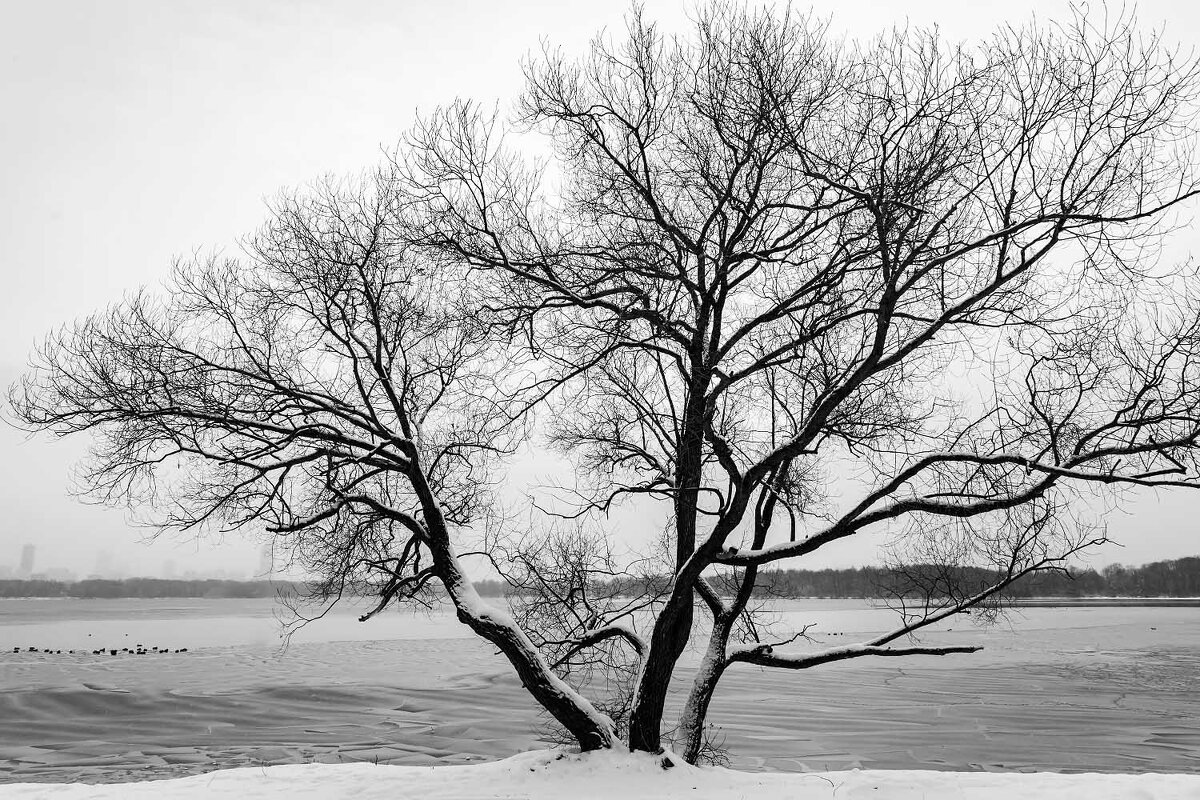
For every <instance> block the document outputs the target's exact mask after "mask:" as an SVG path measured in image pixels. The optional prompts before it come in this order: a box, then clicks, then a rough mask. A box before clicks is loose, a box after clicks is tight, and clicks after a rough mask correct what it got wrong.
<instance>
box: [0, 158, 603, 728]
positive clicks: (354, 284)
mask: <svg viewBox="0 0 1200 800" xmlns="http://www.w3.org/2000/svg"><path fill="white" fill-rule="evenodd" d="M395 178H396V176H395V174H394V172H392V171H391V170H383V171H381V172H379V173H377V174H375V175H372V176H370V178H368V179H366V180H363V181H361V182H345V183H339V182H334V181H326V182H323V183H321V184H319V185H317V186H316V187H314V189H313V190H312V191H310V192H306V193H300V194H295V195H290V196H284V197H282V198H281V199H280V200H279V201H278V202H277V203H276V205H275V207H274V209H273V214H272V216H271V219H270V222H269V223H268V224H267V225H266V226H265V227H264V228H263V229H262V230H261V231H260V232H259V233H258V234H257V235H256V236H254V237H252V238H251V239H249V240H248V241H247V242H246V244H245V251H246V252H245V256H244V257H242V258H236V259H222V258H215V257H214V258H210V259H205V260H200V261H193V262H182V263H180V264H179V265H177V267H176V269H175V271H174V278H173V281H172V282H171V283H170V284H169V285H168V286H167V290H166V299H165V300H157V299H155V297H153V296H151V295H150V294H148V293H142V294H138V295H135V296H133V297H132V298H130V299H129V300H127V301H126V302H123V303H121V304H119V305H117V306H115V307H113V308H111V309H109V310H108V311H107V312H104V313H101V314H98V315H96V316H93V317H91V318H89V319H87V320H84V321H82V322H79V323H77V324H76V325H74V326H72V327H68V328H65V329H63V330H61V331H59V332H58V333H56V334H54V335H52V336H51V337H50V338H49V340H48V341H47V342H46V343H45V345H44V346H43V347H42V348H41V349H40V350H39V352H38V353H37V355H36V356H35V359H34V367H33V370H32V371H31V372H30V373H29V374H28V375H27V376H26V377H25V379H24V380H23V382H22V383H21V384H19V385H17V386H14V387H13V390H12V392H11V396H10V400H11V403H12V405H13V407H14V409H15V410H16V413H17V414H18V415H19V417H20V418H21V419H22V420H24V422H25V423H26V424H28V425H30V426H33V427H34V428H42V429H50V430H52V431H54V432H55V433H57V434H59V435H71V434H74V433H78V432H83V431H88V432H91V434H92V435H93V437H94V442H95V445H94V448H93V451H92V457H91V460H90V462H89V464H88V466H87V468H86V471H85V472H84V473H83V478H84V482H85V488H86V489H88V490H90V491H91V492H92V493H93V494H94V495H97V496H99V497H100V498H102V499H105V500H108V501H110V502H126V503H129V504H131V505H134V506H136V507H139V508H142V507H151V508H154V509H155V510H156V511H157V512H158V517H157V523H158V524H159V525H161V526H162V527H164V528H174V529H179V530H184V531H188V530H198V529H199V528H201V527H202V526H219V527H221V528H223V529H239V528H244V527H247V526H263V525H265V527H266V530H267V531H269V532H271V533H273V534H274V535H275V536H276V537H277V542H278V543H279V545H280V546H281V547H282V548H284V549H285V551H286V552H287V553H289V554H290V557H291V558H292V559H293V561H294V562H295V563H297V564H298V566H299V567H301V568H302V569H303V570H304V571H305V572H306V573H307V574H309V575H311V576H312V577H313V579H314V581H315V583H314V586H315V590H316V593H317V595H318V597H320V598H322V599H326V600H331V601H336V600H337V599H338V598H340V597H341V596H342V595H343V594H344V593H347V592H351V593H355V594H363V593H372V594H375V595H376V596H377V597H378V599H379V602H378V607H377V608H376V609H375V610H374V611H371V612H369V613H368V614H366V615H365V616H364V617H363V619H364V620H365V619H367V618H368V617H370V616H372V615H374V614H375V613H378V612H379V611H381V610H383V609H384V608H385V607H387V606H389V605H391V604H393V603H399V602H403V601H405V600H411V599H414V598H420V597H421V596H422V595H423V593H424V592H426V590H427V588H428V586H429V584H430V583H431V582H436V583H437V584H440V586H441V587H442V589H443V590H444V593H445V595H446V596H447V597H448V598H449V600H450V602H451V603H453V606H454V609H455V611H456V612H457V615H458V618H459V619H460V620H461V621H462V622H463V623H465V624H466V625H468V626H469V627H470V628H471V629H472V630H473V631H474V632H475V633H477V634H478V635H479V636H482V637H483V638H485V639H486V640H488V641H489V642H491V643H492V644H493V645H495V646H496V647H497V649H499V650H500V651H501V652H502V653H503V654H504V655H505V656H506V657H507V658H508V660H509V661H510V662H511V663H512V665H513V667H514V668H515V669H516V671H517V673H518V674H519V676H520V678H521V681H522V683H523V684H524V686H525V687H526V688H527V689H528V691H529V692H530V693H531V694H532V695H533V696H534V698H535V699H536V700H537V701H538V702H539V703H540V704H541V705H542V706H543V707H544V708H545V709H546V711H547V712H548V713H549V714H550V715H552V716H553V717H554V719H556V720H557V721H558V722H559V723H560V724H561V725H562V726H563V727H564V728H565V729H566V730H567V731H569V733H570V735H571V736H572V737H573V738H574V739H575V741H577V742H578V744H579V745H580V747H582V748H583V749H585V750H587V749H594V748H607V747H611V746H612V745H613V744H614V743H615V741H616V738H615V736H616V735H615V731H614V730H613V724H612V721H611V720H610V719H608V718H607V717H606V716H605V715H604V714H602V713H601V712H598V711H597V710H596V709H595V708H594V707H593V706H592V705H591V704H590V703H589V702H588V701H587V700H586V699H584V698H583V697H582V696H581V695H580V694H579V693H578V692H577V691H575V689H573V688H572V687H571V686H570V685H569V684H568V683H567V682H565V681H564V680H562V679H561V678H559V677H558V676H557V675H556V674H555V672H554V670H553V669H552V665H550V664H548V663H547V662H546V660H545V659H544V658H543V657H542V655H541V654H540V653H539V649H538V646H537V644H535V642H534V641H532V640H531V639H530V638H529V636H527V635H526V633H525V632H524V630H523V629H522V628H521V627H520V626H519V625H518V624H517V622H516V621H515V620H514V619H513V618H512V617H511V616H510V615H509V614H508V613H506V612H505V611H503V610H499V609H496V608H492V607H489V606H488V605H486V604H485V603H484V602H483V601H482V600H481V599H480V597H479V595H478V594H477V592H476V590H475V588H474V586H473V585H472V582H471V580H470V578H469V576H468V574H467V572H466V571H465V570H464V567H463V566H462V562H461V558H462V557H463V556H464V555H465V553H464V552H462V547H463V543H464V541H470V540H471V536H470V533H471V530H472V528H476V529H479V528H486V527H487V526H488V525H489V524H491V523H493V522H494V519H493V517H492V501H491V498H490V497H489V488H488V487H489V486H490V485H491V483H492V481H493V479H494V476H495V474H496V470H497V469H498V468H499V467H500V465H501V464H502V461H503V457H504V456H505V455H507V454H508V453H510V452H512V450H513V449H514V448H515V447H517V445H518V444H520V442H521V441H522V440H523V438H524V436H525V422H524V419H523V414H522V413H521V409H522V408H523V406H524V405H526V404H527V402H528V399H529V398H528V397H527V395H528V394H529V393H531V392H532V393H534V394H536V392H537V385H538V384H537V381H536V380H534V381H530V380H527V376H526V366H525V359H523V358H522V357H521V356H520V353H518V352H516V351H515V350H513V348H511V347H509V346H508V345H507V344H506V343H505V342H504V341H502V340H500V339H497V338H495V337H494V336H493V335H492V333H491V332H490V331H489V329H488V328H487V327H486V326H485V325H483V324H481V323H480V322H479V320H478V315H477V313H476V312H477V309H474V308H472V307H469V306H465V305H463V300H464V298H466V297H468V295H469V293H468V292H467V291H466V288H465V284H464V280H465V276H464V274H463V272H462V270H454V269H446V268H442V267H436V266H434V265H432V264H431V263H430V262H429V261H428V260H427V259H424V258H422V257H421V255H420V253H418V252H416V251H414V250H412V249H411V248H410V247H409V246H408V245H407V244H406V242H407V241H408V240H409V239H410V238H411V237H410V236H409V235H408V234H407V232H406V231H405V229H404V227H403V225H402V224H401V222H400V220H401V216H400V214H399V210H400V204H401V202H402V200H403V196H402V195H401V194H400V193H399V192H398V191H397V188H398V187H397V183H396V180H395Z"/></svg>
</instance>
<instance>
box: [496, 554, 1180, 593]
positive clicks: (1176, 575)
mask: <svg viewBox="0 0 1200 800" xmlns="http://www.w3.org/2000/svg"><path fill="white" fill-rule="evenodd" d="M997 579H998V575H997V574H996V573H995V572H993V571H990V570H987V569H983V568H978V567H960V568H955V569H947V568H945V567H940V566H934V565H917V566H914V567H911V568H909V570H908V571H907V573H897V572H896V571H894V570H890V569H885V568H883V567H852V568H848V569H820V570H799V569H790V570H774V571H770V572H762V573H759V583H758V594H759V596H761V597H789V598H791V597H834V598H868V597H869V598H877V597H887V596H891V595H894V594H896V593H906V594H912V593H916V592H921V591H924V590H925V588H926V587H928V588H929V589H930V590H931V593H932V594H934V595H945V594H947V591H946V588H947V587H948V586H949V584H950V583H953V584H954V585H955V586H957V587H958V588H959V590H968V591H978V590H979V589H982V588H983V587H986V586H990V585H993V584H994V583H996V581H997ZM476 585H477V587H478V589H479V593H480V594H482V595H485V596H490V597H496V596H499V595H502V594H506V593H507V592H506V589H507V588H508V587H507V586H506V585H505V584H503V583H502V582H500V581H480V582H478V583H477V584H476ZM712 585H713V588H714V589H716V590H717V591H718V592H722V587H721V585H720V584H719V583H717V582H714V583H713V584H712ZM608 588H609V591H612V590H613V589H614V588H615V590H616V593H619V594H637V593H638V592H639V590H640V588H641V587H639V586H637V585H634V584H629V585H622V586H618V587H608ZM1004 596H1005V597H1008V598H1013V599H1021V598H1030V597H1200V556H1190V557H1188V558H1178V559H1175V560H1173V561H1156V562H1154V563H1153V564H1146V565H1144V566H1141V567H1127V566H1122V565H1120V564H1113V565H1111V566H1108V567H1105V568H1104V569H1102V570H1101V571H1099V572H1097V571H1096V570H1094V569H1090V568H1089V569H1072V570H1070V572H1069V573H1062V572H1039V573H1035V574H1033V575H1027V576H1025V577H1024V578H1022V579H1020V580H1018V581H1017V582H1016V583H1013V584H1012V585H1010V586H1009V587H1007V588H1006V589H1005V590H1004Z"/></svg>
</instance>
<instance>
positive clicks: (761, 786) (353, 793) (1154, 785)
mask: <svg viewBox="0 0 1200 800" xmlns="http://www.w3.org/2000/svg"><path fill="white" fill-rule="evenodd" d="M660 761H661V758H652V757H649V756H643V755H638V756H635V755H631V754H629V753H594V754H588V755H582V756H581V755H574V754H563V753H554V752H548V751H538V752H533V753H524V754H521V755H518V756H514V757H512V758H508V759H505V760H504V761H496V762H493V763H490V764H479V765H471V766H454V767H399V766H376V765H373V764H297V765H288V766H277V767H262V768H248V769H228V770H220V771H217V772H209V773H206V774H204V775H193V776H191V777H187V778H176V779H173V780H164V781H145V782H141V783H121V784H96V785H89V784H79V783H75V784H33V783H19V784H10V785H0V798H2V799H3V800H10V799H12V798H22V799H23V800H32V798H47V800H73V799H74V798H102V799H103V800H107V799H108V798H113V800H118V799H120V800H124V799H125V798H130V799H131V800H139V799H140V798H151V797H153V798H185V799H186V798H221V797H227V798H237V799H238V800H258V798H279V800H283V799H284V798H286V799H287V800H303V799H304V798H314V799H315V798H321V799H322V800H326V799H327V798H353V800H376V798H378V800H384V799H385V798H386V800H396V798H435V799H436V798H455V799H456V800H464V799H465V798H508V799H510V800H513V799H515V798H522V800H543V799H544V800H565V799H567V798H588V797H595V798H609V797H611V798H619V799H620V800H635V799H636V798H668V800H669V799H671V798H689V799H691V798H695V800H718V798H719V799H720V800H733V799H734V798H754V800H784V799H785V798H786V799H787V800H791V799H792V798H804V800H832V799H833V798H834V797H836V798H837V800H854V799H855V798H871V800H883V799H886V800H917V798H921V800H951V798H953V800H959V798H970V800H1041V798H1049V799H1052V800H1064V799H1066V800H1069V799H1070V798H1086V800H1196V798H1200V775H1177V774H1145V775H1097V774H1084V775H1062V774H1058V773H1049V772H1040V773H1028V774H1022V773H994V772H923V771H888V770H862V771H860V770H854V771H849V772H825V773H810V774H796V773H790V774H785V773H748V772H736V771H734V770H727V769H719V768H698V767H690V766H687V765H685V764H681V763H679V762H678V760H676V763H677V766H674V767H672V768H670V769H663V768H662V766H661V764H660Z"/></svg>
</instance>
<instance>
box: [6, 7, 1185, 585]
mask: <svg viewBox="0 0 1200 800" xmlns="http://www.w3.org/2000/svg"><path fill="white" fill-rule="evenodd" d="M1116 4H1117V2H1116V0H1114V5H1116ZM645 5H646V7H647V9H648V11H649V13H650V16H651V17H652V18H656V19H659V20H662V21H663V22H664V23H666V27H668V28H672V27H678V26H679V25H681V24H682V23H681V21H682V20H683V18H684V13H685V11H686V6H685V5H684V4H683V3H682V2H679V0H648V1H647V2H646V4H645ZM796 6H797V7H798V8H805V7H806V5H805V4H804V3H803V2H799V3H796ZM812 8H813V9H814V10H815V11H816V12H817V13H818V14H820V15H828V14H832V16H833V29H834V30H835V31H844V32H848V33H850V34H851V35H857V36H869V35H870V34H872V33H874V32H875V31H877V30H879V29H880V28H881V27H886V26H890V25H891V24H893V23H896V22H901V21H903V20H904V19H905V18H907V19H908V20H910V21H911V22H912V23H913V24H916V25H928V24H934V23H936V24H938V25H940V26H941V28H942V30H943V32H944V33H945V34H946V35H947V36H949V37H951V38H972V37H974V36H978V35H981V34H984V33H986V32H987V31H988V30H990V29H991V28H992V27H993V26H994V25H995V24H997V23H998V22H1003V21H1006V20H1007V21H1022V20H1024V19H1026V18H1028V16H1029V15H1030V14H1032V13H1033V12H1034V11H1035V10H1036V11H1037V13H1038V14H1039V15H1042V16H1047V17H1055V16H1057V17H1060V18H1061V17H1064V16H1065V13H1066V9H1067V3H1065V2H1059V1H1058V0H1054V1H1053V2H1030V1H1029V0H1011V1H1010V2H1006V3H991V2H989V3H974V2H968V1H966V0H955V1H954V2H943V1H941V0H924V1H919V0H913V2H904V3H889V2H873V3H872V2H856V1H855V0H844V2H831V1H830V0H823V1H822V2H815V3H813V4H812ZM627 9H628V5H627V3H626V2H625V0H588V2H562V1H561V0H557V1H556V0H525V1H523V2H487V0H442V1H441V2H425V1H424V0H394V1H393V2H383V1H382V0H381V1H380V2H372V1H371V0H348V1H347V0H338V1H337V2H334V1H333V0H329V1H328V2H315V0H286V1H285V0H269V1H268V0H256V2H250V3H245V2H235V1H233V0H204V1H203V2H198V1H197V0H172V2H160V1H159V0H105V2H103V3H98V2H89V1H88V0H73V1H72V2H64V1H62V0H40V1H39V2H23V3H22V2H16V0H10V1H9V2H0V154H3V155H2V157H0V384H3V385H7V384H8V383H10V382H11V381H12V380H13V379H14V378H15V377H16V376H17V375H18V374H19V372H20V370H21V368H22V366H23V365H24V363H25V359H26V357H27V355H28V352H29V350H30V349H31V347H32V345H33V343H34V342H35V340H36V339H37V338H38V337H40V336H41V335H43V334H44V333H45V332H46V331H48V330H50V329H51V328H52V327H54V326H55V325H58V324H61V323H64V322H67V321H70V320H72V319H74V318H76V317H79V316H82V315H84V314H87V313H88V312H90V311H92V310H95V309H97V308H99V307H102V306H104V305H105V304H108V303H111V302H114V301H116V300H119V299H120V298H121V296H122V294H123V293H125V292H127V291H129V290H132V289H134V288H136V287H138V286H140V285H144V284H155V283H157V282H158V281H159V280H161V279H162V278H163V277H164V276H165V275H166V272H167V270H168V268H169V264H170V261H171V258H172V256H174V255H177V254H187V253H190V252H191V251H193V250H194V249H197V248H199V249H210V248H214V247H230V246H232V244H233V243H234V241H235V240H236V238H237V237H238V236H240V235H242V234H245V233H248V232H250V231H251V230H252V229H254V228H255V227H257V226H258V225H259V224H260V223H261V222H262V221H263V218H264V209H263V198H264V197H267V196H270V195H272V194H274V193H275V192H276V191H277V190H279V189H280V188H282V187H285V186H294V185H298V184H302V183H305V182H307V181H309V180H311V179H312V178H314V177H316V176H318V175H320V174H322V173H327V172H330V173H335V174H336V173H346V172H353V171H357V170H359V169H362V168H365V167H368V166H371V165H372V164H374V163H375V162H376V161H377V159H378V157H379V148H380V146H381V145H382V146H388V145H390V144H391V143H393V142H395V141H396V140H397V139H398V138H399V136H400V134H401V133H402V132H403V131H404V129H405V128H407V127H408V125H409V124H410V123H411V121H412V119H413V116H414V113H415V111H416V110H417V109H431V108H433V107H434V106H435V105H437V104H438V103H441V102H446V101H449V100H451V99H453V98H455V97H459V96H461V97H473V98H477V99H481V100H484V101H486V102H488V103H490V102H493V101H496V100H499V101H501V103H502V105H503V104H506V103H507V102H508V101H511V100H512V99H513V98H515V96H516V95H517V93H518V92H519V90H520V86H521V73H520V60H521V58H522V56H524V55H525V54H527V53H529V52H530V51H533V50H536V49H537V48H538V47H539V41H540V40H541V39H542V38H543V37H545V38H548V39H549V40H550V41H551V42H552V43H554V44H560V45H562V46H563V47H564V48H565V49H566V50H567V51H568V52H575V53H578V52H581V51H582V49H583V47H584V46H585V44H586V42H587V41H588V39H589V38H590V37H591V36H592V35H593V34H594V33H595V32H596V31H598V30H599V29H601V28H603V27H608V28H610V29H613V28H620V27H621V25H622V17H623V15H624V14H625V12H626V11H627ZM1139 9H1140V11H1139V17H1140V19H1141V20H1142V23H1143V25H1145V26H1147V27H1158V26H1160V25H1163V24H1164V23H1165V25H1166V31H1167V37H1168V39H1176V40H1178V41H1180V42H1182V43H1184V44H1185V46H1187V47H1191V46H1194V45H1196V44H1198V43H1200V11H1197V10H1195V7H1194V5H1193V3H1189V2H1168V1H1166V0H1155V1H1154V2H1142V3H1140V4H1139ZM82 453H83V443H81V442H50V441H48V440H46V439H45V438H42V437H39V438H36V439H33V440H24V438H23V437H22V436H21V435H19V434H17V433H15V432H14V431H12V430H10V429H7V428H4V427H2V426H0V507H2V508H3V510H4V513H3V515H2V516H0V565H3V564H15V563H16V561H17V559H18V557H19V551H20V547H21V545H22V544H23V543H25V542H32V543H35V544H36V545H37V546H38V563H37V568H38V569H39V570H44V569H48V568H52V567H67V568H70V569H74V570H76V571H78V572H81V573H86V572H88V571H91V570H92V569H93V568H94V566H95V564H96V558H97V553H98V551H100V550H108V551H110V552H111V554H112V557H113V559H114V561H115V562H117V563H119V564H121V565H122V566H123V568H124V570H125V571H126V572H129V573H135V574H136V573H142V574H152V573H157V572H159V571H160V570H161V568H162V565H163V563H164V562H165V561H166V560H168V559H170V560H173V561H174V562H175V566H176V569H178V570H179V571H180V572H182V571H184V570H187V569H192V570H196V571H208V570H212V569H216V568H226V569H231V570H236V571H244V572H250V571H252V570H253V569H254V568H255V566H256V564H257V556H256V552H257V548H256V546H255V545H253V544H250V543H247V542H244V541H241V540H237V539H235V540H232V541H228V542H226V543H224V544H217V543H215V542H203V543H199V544H197V543H192V542H187V543H171V542H159V543H157V544H155V545H153V546H147V545H142V544H139V540H140V538H141V537H143V536H144V535H145V531H143V530H137V529H133V528H131V527H130V526H129V525H127V524H126V522H125V515H124V513H123V512H122V511H120V510H111V509H104V508H99V507H96V506H90V505H83V504H81V503H79V502H78V501H77V500H74V499H71V498H69V497H68V495H67V492H66V487H67V485H68V483H69V470H70V465H71V464H72V463H73V462H74V461H76V460H78V458H79V457H80V456H81V455H82ZM1132 511H1133V512H1134V513H1132V514H1130V515H1127V516H1124V517H1119V518H1115V519H1114V520H1113V521H1112V533H1113V534H1115V535H1116V537H1117V538H1118V539H1120V540H1121V541H1122V542H1123V543H1124V544H1125V548H1124V549H1123V550H1121V549H1113V548H1110V549H1108V550H1106V551H1104V552H1102V553H1101V554H1100V555H1099V556H1097V557H1096V558H1094V559H1093V563H1095V564H1097V565H1099V564H1104V563H1108V562H1112V561H1121V562H1125V563H1141V562H1145V561H1152V560H1157V559H1161V558H1174V557H1179V556H1182V555H1190V554H1194V553H1196V552H1200V545H1198V544H1197V540H1196V537H1195V524H1194V522H1193V521H1192V519H1193V518H1194V517H1195V516H1197V514H1198V513H1200V494H1196V495H1192V496H1170V497H1168V496H1166V495H1163V496H1162V497H1161V498H1159V499H1158V500H1155V499H1153V498H1151V499H1149V500H1147V501H1146V502H1141V503H1139V504H1138V505H1136V506H1135V507H1133V508H1132ZM823 552H824V551H823ZM868 559H869V551H868V550H867V549H865V548H863V547H856V546H854V545H849V544H848V545H846V546H845V547H843V548H842V549H841V550H839V551H835V552H831V553H829V554H828V555H827V556H824V557H823V558H822V560H820V561H811V562H808V564H807V565H811V566H826V565H849V564H860V563H865V562H866V561H867V560H868ZM801 566H803V565H801Z"/></svg>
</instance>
